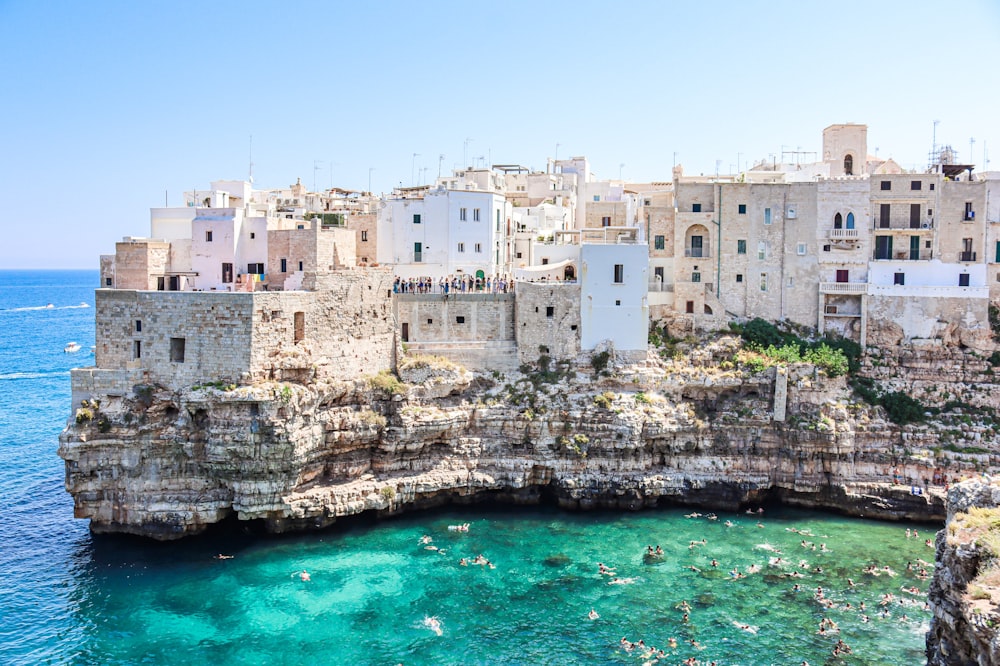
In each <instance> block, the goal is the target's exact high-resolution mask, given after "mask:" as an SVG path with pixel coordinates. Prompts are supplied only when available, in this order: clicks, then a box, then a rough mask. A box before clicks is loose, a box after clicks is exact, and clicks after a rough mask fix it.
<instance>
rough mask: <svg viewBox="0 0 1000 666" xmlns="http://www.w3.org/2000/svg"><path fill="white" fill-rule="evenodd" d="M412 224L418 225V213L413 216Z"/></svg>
mask: <svg viewBox="0 0 1000 666" xmlns="http://www.w3.org/2000/svg"><path fill="white" fill-rule="evenodd" d="M413 224H420V213H414V214H413Z"/></svg>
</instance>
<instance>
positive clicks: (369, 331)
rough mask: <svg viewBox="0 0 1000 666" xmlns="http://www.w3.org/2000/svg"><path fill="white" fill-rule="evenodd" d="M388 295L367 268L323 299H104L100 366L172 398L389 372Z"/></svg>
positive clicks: (341, 278)
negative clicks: (213, 385) (199, 387)
mask: <svg viewBox="0 0 1000 666" xmlns="http://www.w3.org/2000/svg"><path fill="white" fill-rule="evenodd" d="M390 285H391V282H390V273H389V271H388V270H387V269H381V268H368V269H351V270H344V271H337V272H335V273H333V274H332V275H331V277H330V278H328V279H327V280H326V281H325V283H324V285H323V286H324V287H325V288H324V290H323V291H319V292H254V293H222V292H143V291H131V290H103V289H102V290H98V291H97V294H96V306H97V307H96V317H97V340H98V344H97V349H96V350H95V357H96V358H95V361H96V366H97V368H100V369H102V373H103V374H102V375H101V376H102V377H103V379H101V381H102V382H111V383H112V384H116V383H121V378H118V379H114V378H112V377H111V376H110V375H107V373H108V372H111V373H115V372H119V373H123V374H122V377H125V376H126V375H127V376H128V377H129V378H133V379H134V377H135V376H140V377H141V383H145V384H151V385H159V386H163V387H166V388H169V389H171V390H180V389H181V388H183V387H187V386H192V385H196V384H201V383H209V382H219V383H223V384H229V383H248V382H253V381H260V380H265V379H279V380H280V379H288V378H291V377H294V378H296V379H298V380H306V379H314V378H334V379H341V380H344V379H348V378H351V377H357V376H359V374H363V373H366V372H377V371H379V370H385V369H388V368H389V367H391V365H392V359H393V355H394V351H393V350H394V344H395V328H394V323H393V319H392V312H391V300H390V298H389V295H388V294H389V292H390ZM296 321H298V322H299V325H300V330H299V331H298V332H297V331H296ZM105 375H107V376H105ZM74 377H75V378H79V381H80V382H81V386H80V387H79V390H78V388H77V386H76V385H75V384H74V391H77V392H78V393H81V392H83V391H89V392H93V391H94V390H96V387H95V386H93V385H92V384H93V382H94V381H95V380H94V377H95V375H94V374H93V373H89V375H88V374H87V373H80V374H77V375H75V376H74ZM87 382H90V383H91V386H90V387H89V388H88V387H85V386H84V385H83V384H85V383H87Z"/></svg>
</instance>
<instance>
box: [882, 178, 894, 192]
mask: <svg viewBox="0 0 1000 666" xmlns="http://www.w3.org/2000/svg"><path fill="white" fill-rule="evenodd" d="M880 187H881V188H882V189H883V190H891V189H892V181H891V180H883V181H882V184H881V185H880Z"/></svg>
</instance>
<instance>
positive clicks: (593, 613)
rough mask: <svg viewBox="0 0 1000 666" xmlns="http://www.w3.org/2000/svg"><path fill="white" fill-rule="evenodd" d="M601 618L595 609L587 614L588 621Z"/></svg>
mask: <svg viewBox="0 0 1000 666" xmlns="http://www.w3.org/2000/svg"><path fill="white" fill-rule="evenodd" d="M599 617H601V616H600V615H598V614H597V611H596V610H594V609H593V608H591V609H590V612H589V613H587V618H588V619H591V620H596V619H598V618H599Z"/></svg>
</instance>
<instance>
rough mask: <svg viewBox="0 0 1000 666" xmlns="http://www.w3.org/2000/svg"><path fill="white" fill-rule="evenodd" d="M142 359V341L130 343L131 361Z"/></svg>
mask: <svg viewBox="0 0 1000 666" xmlns="http://www.w3.org/2000/svg"><path fill="white" fill-rule="evenodd" d="M139 358H142V340H133V341H132V359H133V360H134V359H139Z"/></svg>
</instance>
